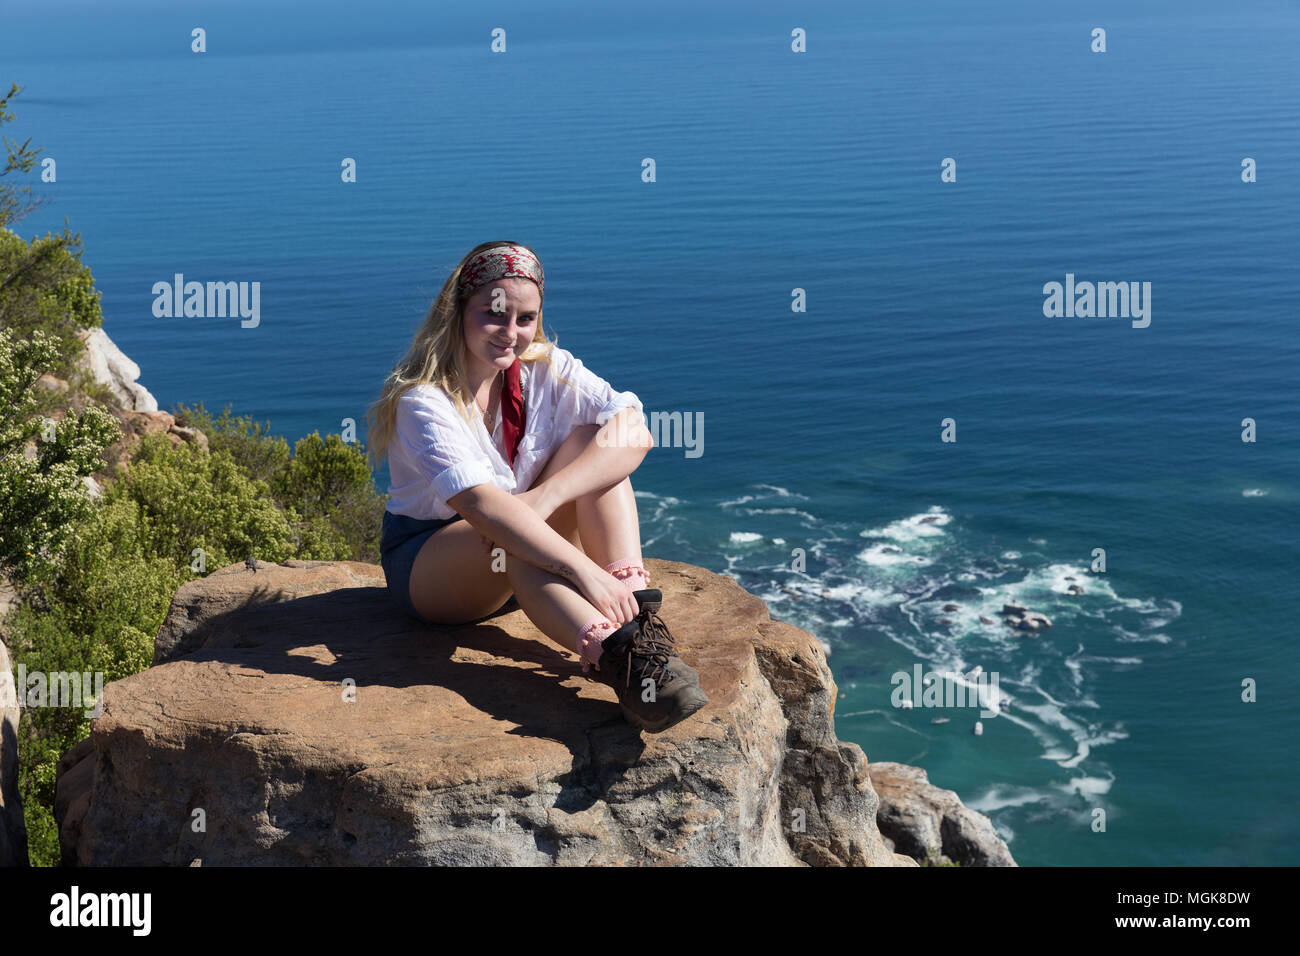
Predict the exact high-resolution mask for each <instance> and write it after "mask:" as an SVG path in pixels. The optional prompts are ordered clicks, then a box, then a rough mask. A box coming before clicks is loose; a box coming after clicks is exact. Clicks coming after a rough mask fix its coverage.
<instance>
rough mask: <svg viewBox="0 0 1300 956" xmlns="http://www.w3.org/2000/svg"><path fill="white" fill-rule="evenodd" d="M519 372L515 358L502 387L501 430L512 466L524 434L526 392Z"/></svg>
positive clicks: (507, 370) (507, 459) (508, 460)
mask: <svg viewBox="0 0 1300 956" xmlns="http://www.w3.org/2000/svg"><path fill="white" fill-rule="evenodd" d="M519 372H520V365H519V359H518V358H515V361H514V364H512V365H511V366H510V367H509V368H508V369H506V384H505V387H504V388H502V389H501V431H502V433H503V434H504V437H505V440H506V461H507V462H509V464H510V467H511V468H513V467H514V466H515V449H516V448H518V447H519V439H521V438H522V437H523V436H524V420H525V419H524V393H523V389H522V388H520V385H519Z"/></svg>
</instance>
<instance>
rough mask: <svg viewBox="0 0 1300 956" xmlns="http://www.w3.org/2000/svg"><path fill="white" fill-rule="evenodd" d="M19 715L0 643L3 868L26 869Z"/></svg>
mask: <svg viewBox="0 0 1300 956" xmlns="http://www.w3.org/2000/svg"><path fill="white" fill-rule="evenodd" d="M0 616H2V615H0ZM20 713H21V712H20V711H19V709H18V691H17V688H16V687H15V686H14V675H13V667H12V665H11V663H10V660H9V649H8V648H7V647H5V644H4V641H2V640H0V866H27V824H26V823H25V822H24V821H23V803H22V800H21V799H20V797H19V794H18V719H19V716H20Z"/></svg>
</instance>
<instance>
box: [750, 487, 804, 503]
mask: <svg viewBox="0 0 1300 956" xmlns="http://www.w3.org/2000/svg"><path fill="white" fill-rule="evenodd" d="M754 487H755V488H771V489H772V490H773V491H775V492H776V493H777V494H778V495H780V496H781V497H782V498H798V499H800V500H801V501H807V500H808V496H807V495H801V494H799V493H798V492H797V491H787V490H786V489H785V488H782V487H781V486H780V485H763V484H757V485H754Z"/></svg>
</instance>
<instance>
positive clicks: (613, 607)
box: [577, 561, 640, 627]
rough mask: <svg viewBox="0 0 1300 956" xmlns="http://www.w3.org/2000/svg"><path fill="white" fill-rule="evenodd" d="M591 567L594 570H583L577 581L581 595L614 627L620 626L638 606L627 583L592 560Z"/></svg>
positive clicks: (634, 612) (636, 612)
mask: <svg viewBox="0 0 1300 956" xmlns="http://www.w3.org/2000/svg"><path fill="white" fill-rule="evenodd" d="M591 568H592V569H594V570H587V571H584V572H583V573H582V575H581V576H580V577H579V578H578V581H577V585H578V590H579V591H581V592H582V596H583V597H585V598H586V599H587V600H588V601H590V602H591V606H592V607H594V608H595V609H596V610H597V611H598V612H599V613H600V614H603V615H604V616H605V617H606V618H607V619H609V620H611V621H613V622H614V626H615V627H621V626H622V625H624V624H626V623H627V622H628V621H630V620H632V619H633V618H635V617H636V616H637V614H638V613H639V611H640V607H639V606H638V605H637V603H636V597H635V596H634V595H633V594H632V588H631V587H630V586H629V585H628V583H627V582H626V581H620V580H619V579H618V578H616V577H614V575H612V574H610V573H609V572H608V571H606V570H604V569H603V568H600V567H598V566H597V565H596V563H595V562H594V561H593V562H591Z"/></svg>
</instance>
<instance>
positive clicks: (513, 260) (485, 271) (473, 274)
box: [457, 245, 546, 298]
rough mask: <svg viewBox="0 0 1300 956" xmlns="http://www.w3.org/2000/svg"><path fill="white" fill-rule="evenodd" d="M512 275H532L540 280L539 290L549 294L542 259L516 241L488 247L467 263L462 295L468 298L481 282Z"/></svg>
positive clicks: (521, 276) (463, 274)
mask: <svg viewBox="0 0 1300 956" xmlns="http://www.w3.org/2000/svg"><path fill="white" fill-rule="evenodd" d="M511 276H514V277H516V278H520V279H532V280H533V281H534V282H536V283H537V291H539V292H540V293H542V294H543V295H545V294H546V276H545V274H544V273H543V272H542V264H541V262H539V261H538V259H537V257H536V256H535V255H533V254H532V253H531V252H529V251H528V250H527V249H521V248H519V246H512V245H500V246H493V247H492V248H491V249H484V250H483V251H482V252H480V253H479V254H478V255H476V256H474V257H473V258H472V259H470V260H469V262H467V263H465V267H464V268H463V269H461V270H460V283H459V284H458V285H457V292H458V294H459V295H460V296H461V298H465V297H467V296H469V294H470V293H472V292H473V291H474V290H475V289H477V288H478V287H479V286H481V285H485V284H486V283H488V282H495V281H496V280H497V279H505V278H508V277H511Z"/></svg>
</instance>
